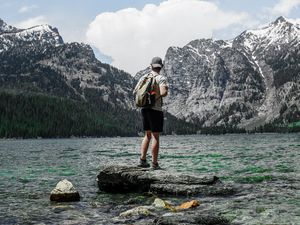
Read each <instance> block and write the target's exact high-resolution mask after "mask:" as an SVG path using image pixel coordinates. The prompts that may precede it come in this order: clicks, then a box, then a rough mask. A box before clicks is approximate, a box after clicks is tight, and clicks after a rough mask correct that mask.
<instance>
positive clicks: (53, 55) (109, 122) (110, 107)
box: [0, 20, 195, 138]
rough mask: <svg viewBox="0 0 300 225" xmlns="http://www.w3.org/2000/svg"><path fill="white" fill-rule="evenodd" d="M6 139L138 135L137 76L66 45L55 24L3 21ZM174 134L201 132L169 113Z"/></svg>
mask: <svg viewBox="0 0 300 225" xmlns="http://www.w3.org/2000/svg"><path fill="white" fill-rule="evenodd" d="M0 61H1V64H0V100H1V102H0V137H26V138H28V137H39V136H40V137H69V136H72V135H75V136H117V135H119V136H132V135H137V133H138V132H139V131H140V130H141V121H140V119H139V118H140V116H139V113H138V111H137V110H136V109H135V107H134V104H133V95H132V90H133V86H134V82H135V81H134V79H133V78H132V76H131V75H130V74H128V73H126V72H125V71H122V70H119V69H117V68H115V67H112V66H110V65H108V64H104V63H101V62H100V61H99V60H97V59H96V58H95V55H94V52H93V50H92V48H91V47H90V46H89V45H86V44H83V43H65V42H64V41H63V39H62V37H61V36H60V34H59V32H58V30H57V29H56V28H54V27H52V26H50V25H40V26H35V27H31V28H28V29H18V28H15V27H12V26H9V25H7V24H6V23H5V22H4V21H3V20H0ZM168 119H169V121H172V124H171V123H169V124H168V125H167V127H166V130H167V131H168V133H172V132H176V133H186V132H191V131H192V130H193V131H195V128H193V125H191V126H190V125H189V124H188V123H186V122H185V121H183V120H178V119H176V118H175V117H174V116H171V115H168Z"/></svg>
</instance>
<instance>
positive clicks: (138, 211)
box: [119, 206, 156, 218]
mask: <svg viewBox="0 0 300 225" xmlns="http://www.w3.org/2000/svg"><path fill="white" fill-rule="evenodd" d="M151 210H152V211H153V207H151V206H138V207H135V208H133V209H129V210H127V211H125V212H122V213H121V214H120V215H119V216H120V217H125V218H128V217H132V216H156V214H155V213H153V212H151Z"/></svg>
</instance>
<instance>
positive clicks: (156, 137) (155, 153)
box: [152, 132, 159, 164]
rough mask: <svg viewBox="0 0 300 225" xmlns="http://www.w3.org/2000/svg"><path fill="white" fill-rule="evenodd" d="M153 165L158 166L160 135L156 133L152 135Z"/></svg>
mask: <svg viewBox="0 0 300 225" xmlns="http://www.w3.org/2000/svg"><path fill="white" fill-rule="evenodd" d="M152 137H153V140H152V163H153V164H157V158H158V150H159V133H158V132H154V133H152Z"/></svg>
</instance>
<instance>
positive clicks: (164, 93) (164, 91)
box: [159, 85, 168, 97]
mask: <svg viewBox="0 0 300 225" xmlns="http://www.w3.org/2000/svg"><path fill="white" fill-rule="evenodd" d="M159 91H160V96H161V97H165V96H167V95H168V86H165V85H162V86H159Z"/></svg>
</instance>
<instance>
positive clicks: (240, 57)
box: [164, 17, 300, 129]
mask: <svg viewBox="0 0 300 225" xmlns="http://www.w3.org/2000/svg"><path fill="white" fill-rule="evenodd" d="M299 41H300V25H299V24H295V23H292V22H290V21H289V20H287V19H285V18H283V17H279V18H278V19H277V20H276V21H274V22H272V23H270V24H269V25H268V26H266V27H264V28H261V29H257V30H248V31H245V32H243V33H242V34H241V35H239V36H238V37H236V38H235V39H233V40H232V41H221V40H219V41H213V40H204V39H201V40H194V41H191V42H190V43H189V44H187V45H186V46H184V47H183V48H178V47H170V48H169V49H168V51H167V53H166V57H165V61H164V63H165V67H164V73H165V75H166V76H167V77H168V80H169V83H170V96H169V98H168V99H167V101H166V108H167V110H168V111H169V112H170V113H171V114H173V115H175V116H177V117H179V118H184V119H186V120H188V121H197V122H200V123H201V124H203V125H204V126H215V125H238V126H239V127H244V128H248V129H252V128H254V127H257V126H260V125H262V124H265V123H268V122H271V121H273V120H274V119H277V120H280V121H282V122H284V123H287V122H289V121H294V120H295V119H297V118H298V117H299V116H300V113H299V111H300V46H299Z"/></svg>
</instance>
